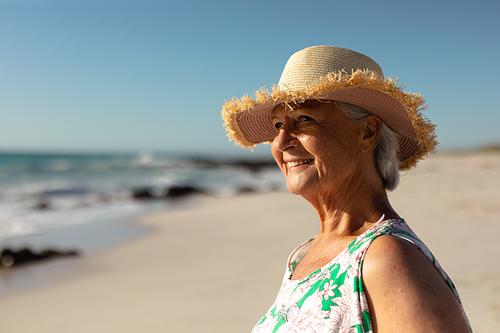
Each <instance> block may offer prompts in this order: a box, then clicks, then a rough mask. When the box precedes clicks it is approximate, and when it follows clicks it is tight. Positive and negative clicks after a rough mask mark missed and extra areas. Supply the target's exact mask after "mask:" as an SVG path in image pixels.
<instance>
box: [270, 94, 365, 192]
mask: <svg viewBox="0 0 500 333" xmlns="http://www.w3.org/2000/svg"><path fill="white" fill-rule="evenodd" d="M273 124H274V126H275V127H276V129H277V135H276V137H275V138H274V140H273V144H272V153H273V157H274V159H275V160H276V162H277V163H278V165H279V166H280V168H281V171H283V174H284V175H285V177H286V183H287V188H288V190H289V191H290V192H291V193H293V194H298V195H302V196H307V195H313V196H314V195H316V196H317V195H320V194H321V193H322V192H325V191H332V190H335V188H337V189H338V188H339V187H341V186H343V185H346V184H348V182H349V181H350V180H351V179H352V178H353V176H354V175H355V174H356V172H357V170H358V168H359V167H360V164H361V163H360V153H359V152H360V142H361V139H362V133H361V132H362V131H361V130H360V127H359V126H355V125H354V124H352V123H351V122H350V121H349V120H348V119H347V117H346V116H345V114H344V112H342V111H341V110H339V109H337V108H336V107H335V105H334V104H333V103H332V102H328V101H325V102H320V101H306V102H304V103H301V104H299V105H294V106H293V110H291V109H290V107H289V106H287V105H284V104H282V105H279V106H277V107H276V109H275V110H274V112H273Z"/></svg>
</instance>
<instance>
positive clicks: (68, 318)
mask: <svg viewBox="0 0 500 333" xmlns="http://www.w3.org/2000/svg"><path fill="white" fill-rule="evenodd" d="M499 171H500V155H474V156H465V157H464V156H454V155H453V156H448V155H446V156H434V157H431V158H429V159H428V160H425V161H422V162H421V165H420V166H419V168H417V169H415V170H412V171H411V172H410V173H408V174H406V175H404V176H402V178H401V184H400V186H399V187H398V189H397V190H396V191H394V192H391V193H389V198H390V201H391V203H392V204H393V206H394V208H395V209H396V211H397V212H398V213H399V214H400V215H401V216H402V217H404V218H405V220H406V221H407V222H408V224H409V225H410V226H411V228H412V229H413V230H414V231H415V232H416V233H417V235H418V236H419V237H420V238H421V239H422V240H423V241H424V242H425V243H426V245H427V246H428V247H429V248H430V250H431V251H432V252H433V253H434V255H435V256H436V258H437V259H438V261H439V262H440V263H441V265H442V266H443V268H444V270H445V271H446V272H447V273H448V274H449V275H450V277H451V278H452V280H453V282H454V283H455V285H456V287H457V289H458V292H459V294H460V296H461V298H462V302H463V305H464V308H465V310H466V312H467V315H468V317H469V320H470V322H471V325H472V328H473V330H474V332H475V333H481V332H491V331H495V329H496V327H497V326H498V324H499V323H500V321H499V319H498V318H499V317H500V316H499V315H500V301H499V299H500V267H497V266H498V265H496V264H495V263H496V261H497V257H498V254H500V253H499V251H498V249H497V248H496V233H498V232H499V231H500V225H499V224H498V221H500V202H499V201H498V199H497V197H498V196H497V194H498V191H499V189H500V172H499ZM197 200H198V199H197ZM198 203H199V204H197V205H194V206H190V207H183V208H180V209H176V210H170V211H159V212H154V213H152V214H149V215H147V216H144V217H141V218H140V219H139V221H138V222H137V224H138V225H139V226H141V227H144V228H149V229H151V230H153V231H152V232H151V233H150V234H148V235H147V236H145V237H141V238H136V239H133V240H131V241H128V242H126V243H122V244H120V245H118V246H114V247H112V248H109V249H106V250H105V251H102V252H98V253H96V254H95V255H92V256H89V257H84V258H82V259H81V260H78V262H77V263H76V265H75V266H76V268H75V269H72V272H73V274H72V275H71V276H70V277H68V278H65V279H64V280H61V281H58V282H57V283H51V284H49V285H43V286H41V287H37V288H36V289H32V290H25V291H20V292H16V293H15V294H11V295H7V296H5V297H1V298H0V311H1V312H2V314H3V317H4V318H10V319H9V321H5V322H4V320H2V323H1V324H2V326H3V328H4V330H6V331H9V332H19V333H22V332H34V331H36V332H41V333H44V332H47V333H48V332H50V333H58V332H89V331H91V332H114V331H120V332H137V331H147V332H165V331H168V332H169V331H172V332H198V331H199V332H235V331H246V332H249V331H251V329H252V327H253V325H255V323H256V322H257V321H258V320H259V319H260V317H261V316H262V315H263V314H264V313H265V311H266V310H267V308H268V307H269V306H270V304H271V303H272V301H273V299H274V298H275V296H276V293H277V291H278V288H279V285H280V283H281V279H282V277H283V273H284V269H285V262H286V258H287V257H288V255H289V254H290V252H291V251H292V250H293V249H294V248H295V247H296V246H298V245H299V244H300V243H302V242H303V241H305V240H307V239H308V238H310V237H313V236H315V235H316V234H317V232H318V231H319V229H318V227H319V226H318V223H317V216H316V213H315V211H314V210H313V209H312V207H310V205H309V204H308V203H307V202H306V201H305V200H303V199H302V198H300V197H297V196H294V195H291V194H289V193H287V192H267V193H248V194H240V195H238V196H235V197H229V198H217V197H209V196H204V197H199V201H198ZM42 265H43V264H42ZM26 318H29V320H26Z"/></svg>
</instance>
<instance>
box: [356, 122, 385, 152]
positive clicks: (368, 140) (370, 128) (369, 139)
mask: <svg viewBox="0 0 500 333" xmlns="http://www.w3.org/2000/svg"><path fill="white" fill-rule="evenodd" d="M381 128H382V120H381V119H380V118H379V117H377V116H374V115H371V116H368V117H366V119H365V122H364V123H363V124H362V126H361V129H362V133H363V139H362V141H361V152H363V153H366V152H368V151H370V150H371V149H373V147H374V146H375V144H376V143H377V139H378V135H379V133H380V129H381Z"/></svg>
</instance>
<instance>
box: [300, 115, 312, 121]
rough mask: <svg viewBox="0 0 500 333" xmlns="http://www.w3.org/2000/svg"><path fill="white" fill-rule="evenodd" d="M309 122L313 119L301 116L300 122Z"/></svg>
mask: <svg viewBox="0 0 500 333" xmlns="http://www.w3.org/2000/svg"><path fill="white" fill-rule="evenodd" d="M309 120H313V119H312V118H311V117H309V116H300V117H299V121H300V122H302V121H309Z"/></svg>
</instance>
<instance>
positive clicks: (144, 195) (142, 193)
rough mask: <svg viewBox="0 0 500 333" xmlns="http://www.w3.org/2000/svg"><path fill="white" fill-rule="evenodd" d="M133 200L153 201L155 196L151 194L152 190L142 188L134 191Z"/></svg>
mask: <svg viewBox="0 0 500 333" xmlns="http://www.w3.org/2000/svg"><path fill="white" fill-rule="evenodd" d="M132 198H134V199H153V198H154V196H153V194H152V193H151V189H148V188H140V189H135V190H134V191H133V193H132Z"/></svg>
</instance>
